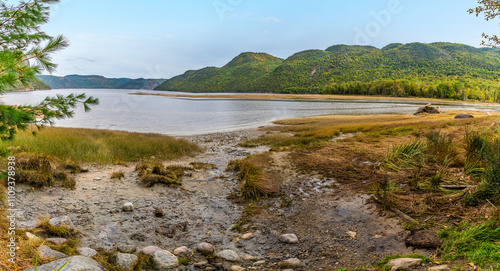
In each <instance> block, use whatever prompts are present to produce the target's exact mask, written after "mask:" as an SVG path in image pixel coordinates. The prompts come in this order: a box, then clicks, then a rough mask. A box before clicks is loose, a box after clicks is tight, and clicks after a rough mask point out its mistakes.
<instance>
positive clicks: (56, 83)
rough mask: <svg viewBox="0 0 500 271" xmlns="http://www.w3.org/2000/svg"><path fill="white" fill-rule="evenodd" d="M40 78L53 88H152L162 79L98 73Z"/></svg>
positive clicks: (41, 76) (43, 76)
mask: <svg viewBox="0 0 500 271" xmlns="http://www.w3.org/2000/svg"><path fill="white" fill-rule="evenodd" d="M37 77H38V78H39V79H40V80H42V81H43V82H45V83H46V84H47V85H49V86H50V87H51V88H53V89H61V88H108V89H109V88H115V89H154V88H155V87H157V86H158V85H160V84H161V83H162V82H163V81H165V80H164V79H143V78H140V79H130V78H106V77H104V76H99V75H67V76H64V77H60V76H54V75H39V76H37Z"/></svg>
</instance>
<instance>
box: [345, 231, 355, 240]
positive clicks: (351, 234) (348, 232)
mask: <svg viewBox="0 0 500 271" xmlns="http://www.w3.org/2000/svg"><path fill="white" fill-rule="evenodd" d="M347 235H349V237H351V238H352V239H356V235H358V233H357V232H354V231H347Z"/></svg>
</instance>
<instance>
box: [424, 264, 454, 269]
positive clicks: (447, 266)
mask: <svg viewBox="0 0 500 271" xmlns="http://www.w3.org/2000/svg"><path fill="white" fill-rule="evenodd" d="M449 270H451V267H450V266H449V265H447V264H444V265H438V266H432V267H429V269H427V271H449Z"/></svg>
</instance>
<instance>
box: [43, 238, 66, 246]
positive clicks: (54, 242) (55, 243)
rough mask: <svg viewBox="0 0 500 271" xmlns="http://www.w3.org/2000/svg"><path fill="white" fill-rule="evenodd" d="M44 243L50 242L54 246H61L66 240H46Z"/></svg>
mask: <svg viewBox="0 0 500 271" xmlns="http://www.w3.org/2000/svg"><path fill="white" fill-rule="evenodd" d="M46 241H47V242H50V243H52V244H54V245H62V244H64V243H66V242H68V239H66V238H47V239H46Z"/></svg>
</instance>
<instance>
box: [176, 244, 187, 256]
mask: <svg viewBox="0 0 500 271" xmlns="http://www.w3.org/2000/svg"><path fill="white" fill-rule="evenodd" d="M188 252H189V248H187V247H185V246H182V247H178V248H176V249H174V252H173V253H174V255H176V256H177V255H181V254H184V253H188Z"/></svg>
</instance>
